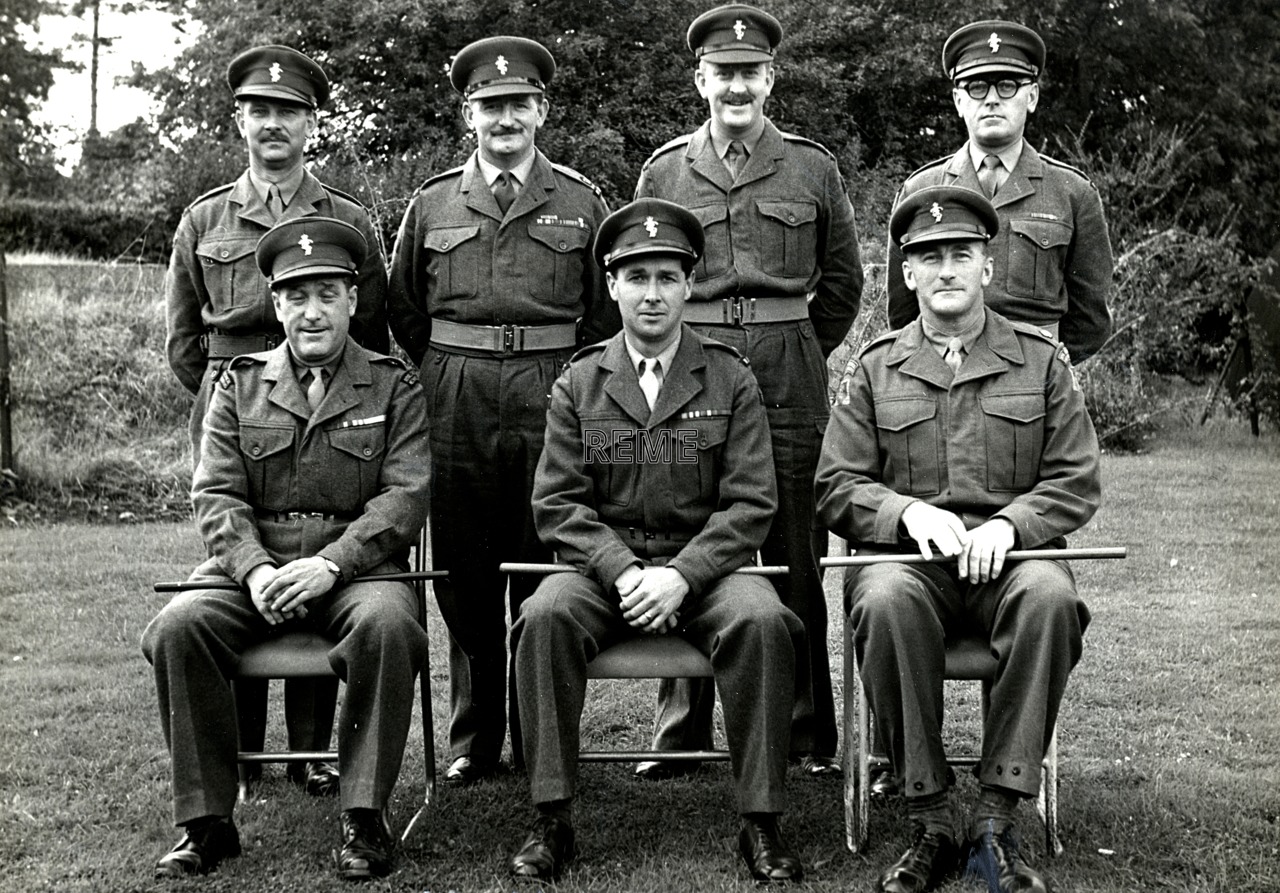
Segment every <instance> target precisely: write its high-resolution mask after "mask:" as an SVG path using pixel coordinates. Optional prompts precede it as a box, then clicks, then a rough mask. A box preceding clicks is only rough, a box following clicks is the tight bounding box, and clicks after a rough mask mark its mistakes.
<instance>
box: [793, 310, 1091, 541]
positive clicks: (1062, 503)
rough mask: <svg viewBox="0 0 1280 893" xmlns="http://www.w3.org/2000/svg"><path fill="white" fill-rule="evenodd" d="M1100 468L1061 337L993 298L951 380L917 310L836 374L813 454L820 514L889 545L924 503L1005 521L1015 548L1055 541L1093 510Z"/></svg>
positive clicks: (857, 535) (832, 525)
mask: <svg viewBox="0 0 1280 893" xmlns="http://www.w3.org/2000/svg"><path fill="white" fill-rule="evenodd" d="M1098 466H1099V450H1098V440H1097V436H1096V435H1095V434H1094V430H1093V422H1092V421H1091V420H1090V419H1089V413H1088V411H1087V410H1086V409H1085V403H1084V394H1083V393H1082V392H1081V391H1080V389H1079V386H1078V385H1077V384H1076V379H1075V375H1074V372H1073V370H1072V368H1071V365H1070V361H1069V359H1068V358H1067V356H1066V351H1065V350H1064V349H1063V347H1062V346H1061V345H1059V344H1057V343H1056V342H1054V341H1053V339H1052V338H1050V337H1048V336H1047V335H1045V334H1043V333H1041V332H1040V331H1038V330H1036V329H1035V328H1033V327H1031V326H1027V325H1024V324H1022V323H1011V322H1009V321H1008V320H1006V319H1005V318H1004V317H1002V316H1000V315H999V314H997V313H995V312H993V311H992V310H991V309H989V308H988V309H987V311H986V324H985V327H984V328H983V330H982V333H981V335H980V336H979V337H978V340H977V341H976V342H975V343H974V346H973V350H972V351H971V352H970V353H969V354H968V355H967V356H966V357H965V360H964V364H963V365H962V366H961V367H960V371H959V373H957V374H956V376H955V378H954V380H952V377H951V370H950V369H949V368H948V367H947V365H946V363H944V362H943V360H942V357H940V356H939V355H938V352H937V351H936V350H935V349H934V347H933V346H932V345H931V344H930V343H929V341H928V339H927V338H925V336H924V332H923V330H922V329H921V324H920V322H919V321H918V320H917V321H915V322H913V323H911V324H910V325H909V326H907V327H906V328H905V329H902V330H901V331H898V332H891V333H890V334H888V335H885V336H883V337H881V338H878V339H876V340H875V341H872V342H871V344H869V345H868V346H867V347H866V349H865V350H864V351H863V352H862V355H861V357H860V359H859V360H858V362H857V365H856V368H854V367H853V366H852V364H851V368H850V370H849V371H848V372H846V374H845V376H844V378H843V379H842V380H841V382H840V386H839V388H838V390H837V393H836V403H835V406H833V407H832V411H831V422H830V424H829V425H828V426H827V434H826V438H825V439H824V440H823V444H822V455H821V458H820V459H819V462H818V474H817V479H816V492H817V502H818V518H819V520H820V521H821V522H822V523H823V524H824V525H825V526H826V527H828V529H830V530H832V531H834V532H835V533H836V534H838V535H840V536H843V537H845V538H846V539H849V540H850V541H853V542H859V543H867V544H881V545H889V546H896V545H898V544H899V543H900V542H902V541H903V538H904V536H905V534H904V533H903V531H902V530H901V529H900V525H899V522H900V521H901V519H902V512H903V511H904V510H905V509H906V507H907V506H908V505H909V504H911V503H912V502H914V501H916V500H923V501H925V502H927V503H929V504H930V505H935V506H938V507H940V508H944V509H947V510H949V511H952V512H955V513H956V514H959V515H960V516H961V517H962V518H963V519H964V521H965V526H966V527H968V528H970V529H972V528H973V527H976V526H977V525H979V524H981V523H982V522H984V521H986V520H988V519H989V518H991V517H1001V518H1005V519H1006V520H1008V521H1009V522H1010V523H1011V524H1012V525H1013V527H1014V529H1015V530H1016V531H1017V542H1018V544H1019V548H1023V549H1035V548H1041V547H1047V546H1057V545H1061V544H1062V542H1061V538H1062V537H1064V536H1065V535H1066V534H1068V533H1070V532H1072V531H1074V530H1076V529H1078V528H1079V527H1081V526H1082V525H1083V524H1084V523H1085V522H1087V521H1088V520H1089V519H1090V518H1091V517H1093V513H1094V512H1095V511H1096V510H1097V508H1098V504H1099V501H1100V500H1101V493H1102V490H1101V478H1100V476H1099V467H1098ZM911 550H912V551H915V545H914V542H912V544H911Z"/></svg>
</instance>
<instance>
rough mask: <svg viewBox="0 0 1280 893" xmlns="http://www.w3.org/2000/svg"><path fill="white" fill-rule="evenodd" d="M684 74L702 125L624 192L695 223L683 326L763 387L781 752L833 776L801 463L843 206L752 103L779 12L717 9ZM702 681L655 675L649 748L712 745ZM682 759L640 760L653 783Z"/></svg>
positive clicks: (813, 436) (850, 227) (821, 379)
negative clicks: (780, 634) (789, 690)
mask: <svg viewBox="0 0 1280 893" xmlns="http://www.w3.org/2000/svg"><path fill="white" fill-rule="evenodd" d="M687 39H688V44H689V49H690V50H691V51H692V52H693V54H694V56H695V57H696V58H697V68H696V70H695V72H694V83H695V85H696V86H697V88H698V94H699V95H700V96H701V97H702V98H703V99H704V100H705V101H706V103H707V106H708V109H709V111H710V117H709V120H708V121H707V122H706V123H705V124H704V125H703V126H702V127H701V128H700V129H699V130H697V131H696V132H695V133H692V134H688V135H686V136H682V137H679V138H678V139H675V140H672V141H671V142H669V143H667V144H666V145H665V146H663V147H661V148H660V149H658V151H656V152H655V153H654V154H653V156H652V157H651V158H650V159H649V160H648V161H647V162H646V163H645V166H644V170H643V171H642V172H641V174H640V181H639V183H638V184H637V186H636V196H637V197H643V196H654V197H657V198H663V199H668V200H670V201H674V202H677V203H678V204H681V205H684V206H685V207H687V208H688V209H689V210H691V211H692V212H693V213H694V214H695V215H696V216H697V218H698V219H699V220H700V221H701V222H702V226H703V228H704V229H705V231H706V242H707V247H706V252H705V254H704V255H703V258H702V260H701V261H700V262H699V264H698V268H697V277H696V280H695V281H694V284H693V296H692V298H691V299H690V301H689V306H688V307H687V308H686V310H685V321H686V322H688V323H690V324H691V325H693V327H694V329H695V330H696V331H697V332H699V334H702V335H705V336H707V337H710V338H714V339H716V340H718V341H722V342H724V343H725V344H729V345H731V346H733V347H735V348H737V349H738V350H739V351H740V352H741V353H743V354H744V355H745V356H746V357H747V358H748V359H749V360H750V361H751V368H752V370H753V371H754V372H755V374H756V377H757V379H759V381H760V387H761V389H762V391H763V392H764V401H765V407H766V409H767V410H768V415H769V431H770V435H771V440H772V444H773V459H774V471H775V474H776V477H777V488H778V512H777V515H776V516H775V518H774V521H773V526H772V527H771V528H770V531H769V536H768V538H767V539H766V540H765V543H764V546H763V549H762V551H763V554H764V560H765V563H766V564H785V565H788V566H789V567H790V568H791V573H790V575H789V576H788V577H787V578H785V579H779V581H778V589H779V592H780V594H781V596H782V600H783V603H784V604H786V605H787V607H789V608H790V609H791V610H792V611H793V612H795V614H796V615H797V616H798V617H799V618H800V620H801V621H802V622H803V623H804V627H805V632H806V635H807V638H808V645H807V647H806V648H805V649H804V650H803V652H802V654H801V657H800V663H801V665H802V666H801V668H800V675H801V676H802V678H804V679H806V680H811V683H810V682H808V681H806V682H804V683H802V684H801V686H800V689H799V691H800V693H799V695H798V697H797V702H796V707H795V715H794V719H793V723H792V741H791V749H792V756H793V757H794V758H795V759H796V760H798V761H799V762H800V764H801V766H802V768H803V771H805V772H806V773H809V774H812V775H838V774H839V772H840V766H839V764H838V763H837V762H836V760H835V752H836V736H837V731H836V717H835V702H834V699H833V697H832V691H831V670H830V660H829V657H828V654H827V608H826V601H825V597H824V595H823V592H822V577H821V574H820V572H819V570H818V557H819V555H820V554H823V553H825V551H826V534H825V532H821V531H818V530H817V529H816V522H815V520H814V507H813V472H814V469H815V467H816V466H817V462H818V448H819V445H820V444H821V441H822V432H823V429H824V428H825V427H826V421H827V415H828V394H827V367H826V357H827V356H829V355H830V353H831V351H832V350H834V349H835V347H836V346H837V345H838V344H840V343H841V341H842V340H843V339H844V336H845V334H846V333H847V332H848V331H849V327H850V325H852V323H853V319H854V317H855V316H856V315H857V312H858V305H859V302H860V300H861V294H862V281H863V273H862V262H861V260H860V258H859V253H858V234H857V231H856V229H855V227H854V217H853V207H852V206H851V205H850V203H849V198H848V196H847V195H846V193H845V187H844V182H843V180H842V178H841V176H840V171H839V169H838V167H837V165H836V161H835V158H834V157H833V156H832V155H831V153H830V152H828V151H827V150H826V149H824V148H823V147H822V146H820V145H818V144H817V143H814V142H811V141H810V140H806V139H804V138H802V137H799V136H796V135H794V134H790V133H784V132H782V131H779V130H778V129H777V128H776V127H775V126H774V125H773V123H772V122H770V121H769V119H768V118H766V117H765V114H764V105H765V101H766V100H767V99H768V98H769V94H770V92H771V91H772V89H773V83H774V77H775V70H774V64H773V63H774V55H775V52H776V48H777V46H778V44H779V42H780V41H781V40H782V26H781V25H780V24H779V23H778V21H777V19H775V18H774V17H773V16H771V15H769V14H768V13H766V12H764V11H762V10H759V9H756V8H755V7H753V6H746V5H742V4H733V5H728V6H720V7H717V8H715V9H712V10H710V11H709V12H706V13H703V14H702V15H700V16H698V18H696V19H695V20H694V21H693V23H692V24H691V25H690V26H689V31H688V35H687ZM714 698H715V692H714V689H713V688H712V687H711V686H710V685H709V684H707V683H706V681H705V680H691V681H690V680H678V681H675V682H672V683H666V682H664V684H663V685H662V687H661V689H660V704H659V711H658V721H657V728H656V731H655V735H654V749H655V750H664V749H684V748H694V749H705V748H709V747H710V745H711V714H712V708H713V705H714ZM688 769H689V766H688V765H686V764H684V763H681V764H679V765H678V766H671V765H670V764H663V763H642V764H641V765H640V766H638V767H637V769H636V771H637V774H639V775H641V776H644V777H650V778H661V777H666V776H669V775H671V774H672V773H674V772H679V771H688Z"/></svg>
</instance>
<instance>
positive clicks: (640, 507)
mask: <svg viewBox="0 0 1280 893" xmlns="http://www.w3.org/2000/svg"><path fill="white" fill-rule="evenodd" d="M702 247H703V235H702V226H701V224H700V223H699V221H698V218H697V217H695V216H693V215H692V214H690V213H689V212H688V211H686V210H684V209H683V208H681V207H680V206H679V205H675V204H673V203H671V202H665V201H660V200H657V199H640V200H638V201H635V202H633V203H632V204H630V205H627V206H626V207H625V208H623V209H622V210H620V211H618V212H617V213H616V214H612V215H610V216H609V218H608V219H607V220H605V222H604V223H603V224H602V225H601V227H600V234H599V236H598V237H597V238H596V245H595V254H596V257H597V259H598V260H599V262H600V266H601V267H602V268H604V269H605V270H606V271H607V274H606V275H607V279H608V285H609V294H610V295H611V296H612V297H613V299H614V300H615V301H616V302H617V303H618V306H619V308H620V310H621V312H622V326H623V330H622V332H621V333H620V334H618V335H615V336H614V337H613V338H612V339H610V340H609V341H608V342H606V343H603V344H596V345H593V346H591V347H588V348H586V349H585V350H583V351H581V352H579V353H578V355H577V356H576V357H574V359H573V362H572V363H571V364H570V365H569V367H568V369H566V370H565V373H564V375H562V376H561V377H560V378H559V380H557V381H556V383H555V390H554V391H553V393H552V396H551V409H550V411H549V415H548V421H547V446H546V449H545V450H544V451H543V453H542V460H541V462H540V463H539V465H538V477H537V480H536V483H535V487H534V497H533V498H534V516H535V518H536V519H537V522H538V531H539V533H540V534H541V535H542V538H543V540H544V541H545V542H546V543H547V544H548V545H550V546H553V547H554V548H555V549H556V550H557V551H558V552H559V554H560V556H561V557H562V558H563V559H564V560H566V561H568V562H570V563H571V564H572V565H574V567H575V568H576V569H577V572H576V573H561V574H554V575H552V576H550V577H547V578H546V579H544V580H543V581H542V583H541V585H540V586H539V587H538V590H537V592H536V593H535V594H534V595H533V596H532V597H531V598H530V599H529V600H528V601H526V602H525V605H524V608H523V610H522V611H521V613H520V618H519V620H518V621H517V628H518V629H520V631H521V637H520V644H519V647H517V648H516V652H515V663H516V672H517V678H518V679H519V681H520V685H519V692H520V710H521V714H522V716H523V718H524V723H525V729H526V732H527V734H526V735H525V738H524V745H525V761H526V763H527V765H528V767H529V786H530V789H531V790H532V793H533V802H534V805H535V807H536V809H537V813H538V815H537V818H536V820H535V822H534V827H533V831H532V833H531V834H530V835H529V837H528V838H527V839H526V840H525V843H524V845H523V846H522V847H521V849H520V851H519V852H518V853H516V855H515V856H514V858H513V859H512V861H511V870H512V872H513V874H515V875H516V876H517V877H527V878H536V879H539V880H553V879H554V878H555V877H556V876H557V875H558V874H559V873H560V870H561V869H562V868H563V866H564V864H565V863H566V862H568V861H569V860H570V859H571V858H572V857H573V851H574V832H573V821H572V816H573V811H572V810H573V796H574V792H575V786H576V780H577V769H578V747H579V741H578V732H579V725H580V722H581V717H582V705H583V699H584V697H585V695H586V687H587V663H588V662H589V661H590V660H591V658H593V657H595V655H596V654H597V653H599V652H600V651H601V650H602V649H604V648H606V647H608V646H609V645H610V644H612V643H614V642H617V641H619V640H620V639H623V638H626V637H629V636H632V635H637V634H640V635H674V636H680V637H681V638H684V639H685V640H687V641H688V642H690V643H691V644H693V645H694V646H695V647H696V648H698V650H699V651H701V652H702V653H703V654H705V655H706V656H707V657H708V658H709V659H710V660H711V666H712V668H713V669H714V671H715V681H716V684H717V685H718V686H719V687H720V691H721V696H722V697H723V699H724V705H725V710H724V712H725V726H726V729H727V733H728V738H729V751H730V758H731V759H732V761H733V774H734V780H735V783H736V787H737V795H738V796H737V799H738V804H737V805H738V812H739V813H740V814H741V815H742V819H743V822H742V830H741V832H740V834H739V836H738V845H739V850H740V851H741V853H742V857H743V859H744V860H745V861H746V863H747V867H748V869H749V870H750V872H751V875H752V877H753V878H755V879H756V880H758V881H764V882H769V881H787V880H795V881H798V880H800V879H801V877H802V875H803V873H804V872H803V867H802V866H801V864H800V860H799V859H798V858H796V856H795V855H794V854H793V853H792V852H791V851H790V850H789V849H788V848H787V847H786V845H785V844H784V843H783V842H782V839H781V836H780V832H779V829H778V817H779V815H780V814H781V812H782V811H783V808H784V798H785V792H784V786H785V780H786V769H787V764H786V752H787V739H788V737H789V734H790V729H789V727H790V724H791V723H790V715H791V704H792V698H793V695H794V674H795V672H796V661H795V654H796V648H797V647H799V646H802V645H803V629H802V627H801V626H800V621H799V620H798V619H797V618H796V617H795V615H794V614H792V613H791V612H790V611H788V610H787V609H786V608H785V607H783V605H782V604H781V602H779V601H778V597H777V594H776V593H775V592H774V590H773V587H772V586H770V585H769V582H768V581H767V580H764V579H763V578H761V577H749V576H744V575H734V574H733V571H734V570H735V569H737V568H739V567H742V566H743V565H745V564H748V563H750V562H751V559H752V557H753V555H754V554H755V552H756V550H757V549H758V548H759V547H760V544H761V543H762V542H764V538H765V533H766V532H767V531H768V529H769V522H770V519H771V518H772V516H773V511H774V508H775V507H776V505H777V500H776V495H775V491H774V482H773V473H772V471H771V469H770V467H769V463H768V459H769V429H768V423H767V420H766V418H765V412H764V406H763V404H762V402H761V398H760V388H759V386H758V385H757V384H756V380H755V377H754V376H752V374H751V371H750V370H749V369H748V368H747V365H746V362H745V361H744V360H743V359H742V357H741V356H740V355H739V354H738V353H737V351H735V350H734V349H733V348H731V347H726V346H724V345H722V344H719V343H717V342H715V341H712V340H710V339H707V338H702V337H700V336H699V335H698V334H696V333H695V332H694V331H693V330H692V329H690V328H688V327H685V326H682V325H681V322H680V318H681V311H682V310H683V309H684V306H685V302H686V301H687V300H688V299H689V295H690V294H691V292H692V284H693V273H692V269H693V265H694V263H695V262H696V261H697V260H698V256H699V255H700V254H701V253H702Z"/></svg>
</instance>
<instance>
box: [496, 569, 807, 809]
mask: <svg viewBox="0 0 1280 893" xmlns="http://www.w3.org/2000/svg"><path fill="white" fill-rule="evenodd" d="M517 627H518V628H519V629H521V637H520V646H519V648H517V649H516V659H515V664H516V675H517V678H518V679H519V681H520V687H519V691H520V711H521V715H522V716H523V719H524V730H525V735H524V755H525V763H526V765H527V766H528V769H529V785H530V788H531V790H532V793H533V802H534V803H546V802H549V801H553V800H563V799H567V798H570V797H572V796H573V795H574V789H575V784H576V781H577V775H578V749H579V729H580V727H581V723H582V705H583V701H584V699H585V696H586V688H587V664H588V663H589V662H590V661H591V660H592V659H593V658H595V656H596V655H597V654H599V653H600V652H601V651H603V650H604V649H606V648H608V647H609V646H611V645H613V644H616V643H617V642H619V641H621V640H623V639H626V638H630V637H631V636H633V635H638V634H637V633H636V632H635V630H633V629H632V627H631V626H630V625H629V624H628V623H627V622H626V621H625V620H624V619H623V617H622V612H621V609H620V607H619V605H618V599H617V596H616V594H615V595H612V596H606V595H605V593H604V590H603V589H602V587H601V586H600V585H599V584H598V583H596V582H595V581H593V580H590V579H588V578H587V577H584V576H581V575H579V574H572V573H561V574H553V575H551V576H549V577H546V578H545V579H544V580H543V581H542V583H541V585H539V587H538V590H537V592H536V593H534V595H533V596H532V597H530V598H529V600H528V601H526V602H525V604H524V608H523V610H522V611H521V612H520V619H519V621H517ZM667 635H678V636H680V637H681V638H683V639H685V640H686V641H688V642H689V643H690V644H692V645H693V646H694V647H695V648H697V649H698V650H699V651H701V652H702V653H703V654H705V655H706V656H707V658H708V659H709V660H710V661H711V666H712V668H713V670H714V671H715V684H716V686H717V687H718V688H719V689H720V698H721V700H722V701H723V702H724V717H725V732H726V736H727V738H728V741H729V752H730V756H731V762H732V765H733V777H734V783H735V785H736V789H737V799H738V811H739V812H742V813H747V812H775V813H776V812H783V811H784V810H785V807H786V804H785V794H784V782H785V776H786V769H787V740H788V738H789V736H790V730H789V726H790V716H791V705H792V700H793V698H794V695H795V678H794V674H795V654H796V653H797V649H799V648H800V647H802V646H803V644H804V633H803V629H802V627H801V625H800V621H799V620H798V619H797V618H796V616H795V615H794V614H792V613H791V612H790V611H788V610H787V609H786V608H785V607H783V606H782V604H781V603H780V602H779V601H778V596H777V594H776V593H775V591H774V589H773V587H772V586H771V585H770V584H769V583H768V582H767V581H765V580H764V579H762V578H760V577H749V576H744V575H737V576H734V575H730V576H727V577H723V578H721V579H720V580H718V581H716V582H715V583H714V584H712V585H711V586H710V587H708V588H707V589H706V590H705V591H704V592H702V593H701V594H700V595H698V596H696V597H694V598H692V599H691V600H689V601H686V603H685V604H684V605H682V606H681V609H680V623H679V626H678V627H677V628H676V629H675V630H674V631H673V632H670V633H668V634H667Z"/></svg>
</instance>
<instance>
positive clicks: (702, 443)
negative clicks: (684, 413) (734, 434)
mask: <svg viewBox="0 0 1280 893" xmlns="http://www.w3.org/2000/svg"><path fill="white" fill-rule="evenodd" d="M686 425H688V426H689V427H691V428H694V429H696V430H697V432H698V449H700V450H709V449H711V448H712V447H717V446H720V444H722V443H724V442H725V441H726V440H728V439H729V420H728V419H708V420H706V421H697V422H693V423H692V424H690V423H689V422H687V421H684V422H681V423H680V427H681V428H683V427H685V426H686Z"/></svg>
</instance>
